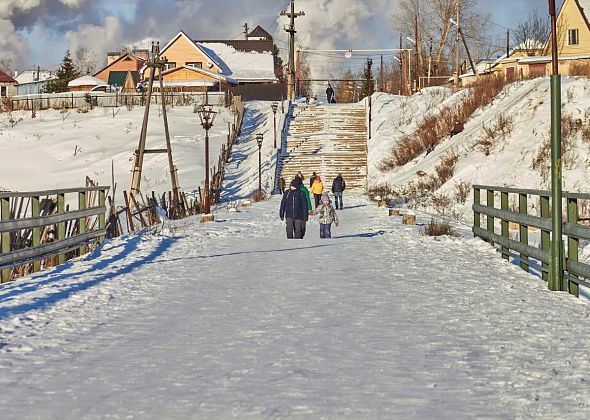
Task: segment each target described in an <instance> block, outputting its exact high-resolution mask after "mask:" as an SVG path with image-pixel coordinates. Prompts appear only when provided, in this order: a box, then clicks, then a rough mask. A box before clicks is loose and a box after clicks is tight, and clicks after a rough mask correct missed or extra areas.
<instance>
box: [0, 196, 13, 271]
mask: <svg viewBox="0 0 590 420" xmlns="http://www.w3.org/2000/svg"><path fill="white" fill-rule="evenodd" d="M0 220H2V221H6V220H10V199H9V198H8V197H5V198H2V199H0ZM0 239H1V242H2V254H5V253H8V252H10V232H2V234H1V235H0ZM10 271H11V269H10V268H5V269H4V270H2V273H1V274H2V275H1V277H2V278H1V280H0V283H6V282H7V281H9V280H10Z"/></svg>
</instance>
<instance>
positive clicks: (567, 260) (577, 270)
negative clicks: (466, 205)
mask: <svg viewBox="0 0 590 420" xmlns="http://www.w3.org/2000/svg"><path fill="white" fill-rule="evenodd" d="M482 191H485V195H486V203H485V204H482V202H481V201H482ZM473 192H474V194H473V196H474V203H473V206H472V209H473V234H474V235H475V236H477V237H479V238H482V239H484V240H486V241H488V242H490V243H491V244H494V245H499V246H500V250H499V251H500V252H501V254H502V257H503V258H504V259H506V260H509V259H510V258H513V259H516V260H517V261H519V262H520V267H521V268H522V269H523V270H525V271H529V270H530V269H531V267H532V266H534V264H535V261H537V262H539V263H540V266H537V267H534V268H536V269H537V270H538V271H539V272H540V273H541V276H542V278H543V279H544V280H545V281H547V279H548V275H549V274H548V273H549V260H550V258H549V255H550V247H551V235H552V226H551V210H550V209H551V193H550V192H549V191H543V190H531V189H518V188H507V187H495V186H488V185H475V186H474V187H473ZM498 195H499V198H500V207H499V208H498V207H497V206H496V198H497V196H498ZM511 198H512V199H513V200H512V202H513V203H514V205H512V207H513V209H510V207H511V204H510V203H511ZM563 200H565V201H566V206H565V207H564V208H566V209H567V214H566V217H565V219H566V220H567V221H566V222H564V223H563V236H564V238H565V243H564V246H563V248H562V249H563V250H564V252H563V255H562V259H563V261H564V272H563V273H562V278H561V285H562V290H567V291H569V292H570V293H571V294H573V295H575V296H579V294H580V290H579V286H580V285H583V286H585V287H590V280H589V279H590V265H588V264H585V263H583V262H580V261H579V260H578V259H579V250H580V246H581V245H584V241H590V227H588V226H584V225H582V224H580V222H581V218H580V206H579V204H580V202H581V201H590V194H579V193H569V192H565V193H564V194H563ZM516 203H518V205H516ZM533 208H537V209H538V210H537V215H534V214H530V210H531V209H533ZM482 218H483V219H485V227H482V226H484V225H483V224H482ZM497 221H499V223H496V222H497ZM511 223H512V224H513V227H514V226H515V227H516V229H515V230H516V231H517V232H518V239H517V240H515V239H511V238H510V227H511V226H510V224H511ZM498 227H499V233H498V232H497V228H498ZM531 229H536V230H537V231H538V232H540V242H539V246H534V245H531V244H529V240H530V233H531ZM564 238H562V241H563V240H564ZM512 251H515V252H516V253H514V252H512Z"/></svg>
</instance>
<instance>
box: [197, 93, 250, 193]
mask: <svg viewBox="0 0 590 420" xmlns="http://www.w3.org/2000/svg"><path fill="white" fill-rule="evenodd" d="M231 109H232V112H233V114H234V122H233V123H231V125H230V127H229V133H228V135H227V145H226V144H223V145H222V146H221V151H220V153H219V159H218V161H217V166H214V167H213V168H212V169H211V187H210V188H211V191H210V197H211V198H212V201H211V202H212V203H214V204H215V203H219V200H220V199H221V189H222V188H223V179H224V177H225V164H226V163H227V162H229V158H230V156H231V151H232V147H233V145H234V144H236V143H237V141H238V137H239V136H240V131H241V130H242V123H243V121H244V113H245V112H246V108H245V104H244V101H243V99H242V97H241V96H234V97H233V98H232V103H231ZM201 202H202V200H201Z"/></svg>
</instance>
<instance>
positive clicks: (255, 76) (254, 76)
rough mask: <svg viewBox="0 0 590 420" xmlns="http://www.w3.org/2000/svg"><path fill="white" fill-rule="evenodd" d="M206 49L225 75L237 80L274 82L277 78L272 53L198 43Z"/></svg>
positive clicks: (220, 44) (217, 44) (225, 45)
mask: <svg viewBox="0 0 590 420" xmlns="http://www.w3.org/2000/svg"><path fill="white" fill-rule="evenodd" d="M199 45H200V46H201V47H202V48H204V49H206V50H207V54H208V55H209V56H211V57H212V58H213V59H214V60H215V62H216V63H217V64H218V65H219V66H220V67H221V68H222V69H223V73H224V74H225V75H226V76H231V77H232V78H234V79H236V80H238V81H239V82H241V83H243V82H250V81H252V82H261V81H268V82H274V81H276V80H277V78H276V75H275V70H274V59H273V55H272V53H269V52H265V53H259V52H243V51H237V50H236V49H235V48H233V47H231V46H229V45H227V44H222V43H202V44H199Z"/></svg>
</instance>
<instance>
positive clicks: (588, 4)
mask: <svg viewBox="0 0 590 420" xmlns="http://www.w3.org/2000/svg"><path fill="white" fill-rule="evenodd" d="M578 4H579V5H580V7H581V8H582V9H583V12H584V15H586V19H590V0H578Z"/></svg>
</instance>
